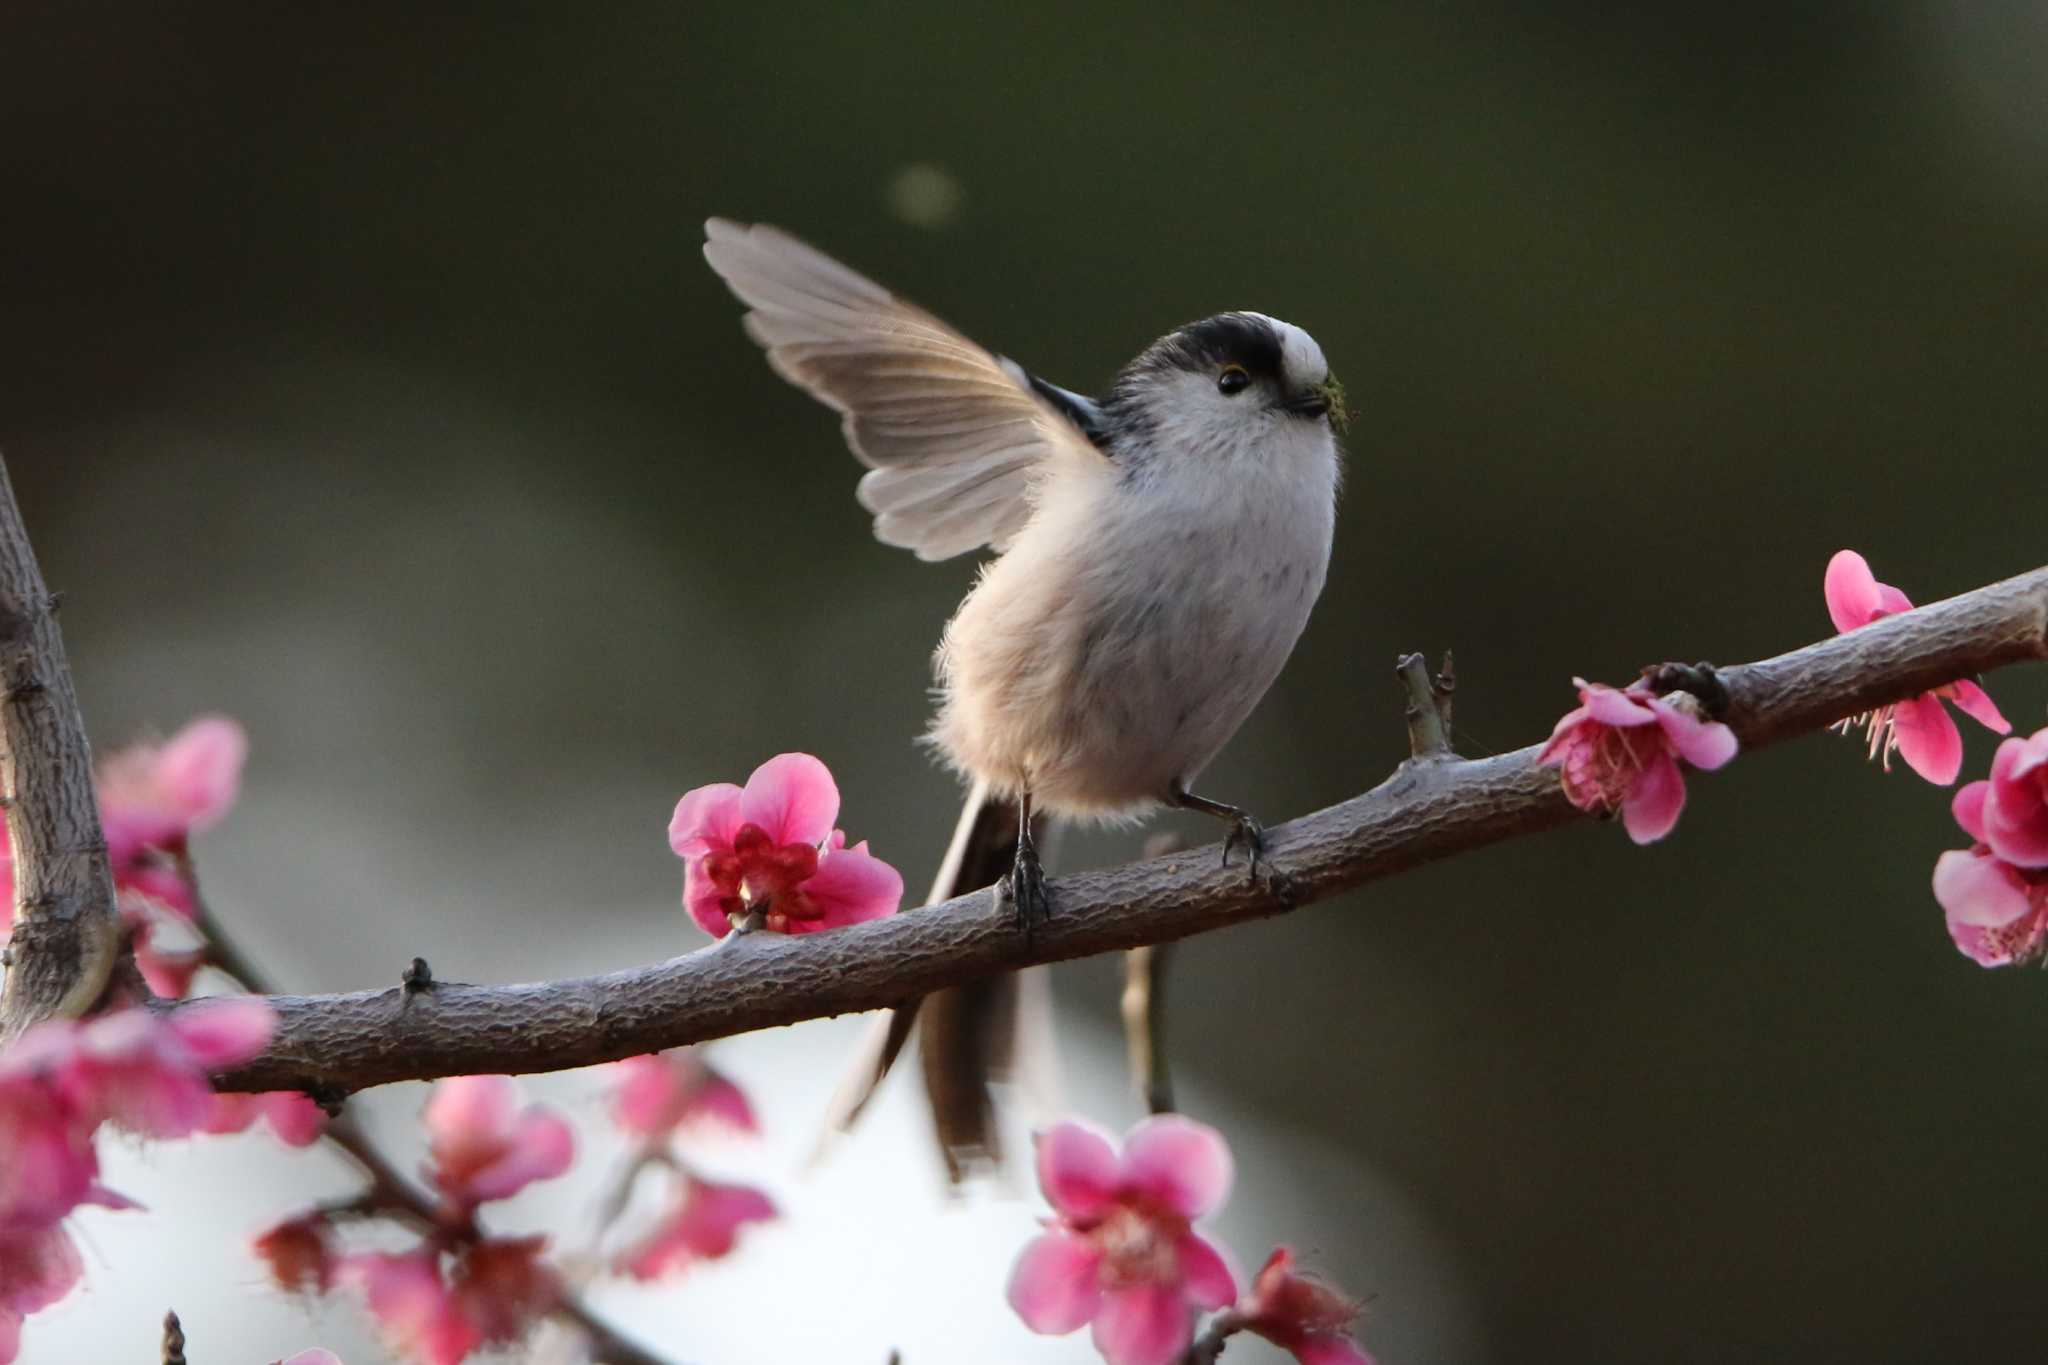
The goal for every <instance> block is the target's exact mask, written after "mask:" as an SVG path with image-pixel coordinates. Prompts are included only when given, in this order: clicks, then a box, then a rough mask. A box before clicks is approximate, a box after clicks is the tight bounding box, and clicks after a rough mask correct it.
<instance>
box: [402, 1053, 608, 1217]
mask: <svg viewBox="0 0 2048 1365" xmlns="http://www.w3.org/2000/svg"><path fill="white" fill-rule="evenodd" d="M518 1105H519V1086H518V1084H517V1083H516V1082H515V1081H513V1079H512V1078H511V1077H510V1076H457V1077H455V1078H453V1079H452V1080H445V1081H442V1082H440V1083H439V1084H437V1085H436V1086H435V1087H434V1091H433V1094H432V1095H430V1096H429V1097H428V1099H427V1108H426V1114H425V1116H424V1118H425V1122H426V1125H427V1136H428V1150H429V1153H430V1155H431V1157H432V1161H431V1163H430V1167H429V1171H428V1174H429V1175H430V1177H431V1178H432V1179H433V1182H434V1184H436V1185H437V1186H439V1187H440V1189H441V1192H442V1193H443V1194H444V1195H446V1196H447V1197H448V1200H449V1202H450V1203H451V1204H453V1205H454V1206H456V1207H457V1208H459V1209H463V1210H467V1209H472V1208H474V1207H476V1205H478V1204H481V1203H483V1202H485V1201H486V1200H491V1199H510V1198H511V1197H512V1196H513V1195H515V1194H517V1193H519V1191H520V1190H522V1189H524V1188H526V1186H528V1185H529V1184H531V1183H533V1182H534V1181H536V1180H551V1179H553V1178H554V1177H556V1176H558V1175H560V1174H561V1173H562V1172H564V1171H566V1170H568V1169H569V1162H570V1161H571V1159H572V1158H573V1157H574V1155H575V1139H574V1136H573V1135H572V1134H571V1132H570V1130H569V1125H568V1124H566V1123H564V1122H563V1121H562V1119H561V1118H560V1116H559V1115H557V1114H555V1113H554V1111H552V1110H550V1109H548V1108H547V1107H546V1106H544V1105H538V1104H534V1105H528V1106H527V1107H526V1108H524V1109H520V1108H519V1107H518Z"/></svg>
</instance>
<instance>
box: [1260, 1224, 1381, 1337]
mask: <svg viewBox="0 0 2048 1365" xmlns="http://www.w3.org/2000/svg"><path fill="white" fill-rule="evenodd" d="M1358 1311H1359V1310H1358V1304H1357V1303H1355V1302H1354V1301H1352V1300H1351V1299H1347V1298H1345V1297H1344V1296H1343V1295H1342V1294H1339V1293H1338V1292H1337V1291H1336V1290H1334V1289H1332V1288H1330V1286H1328V1285H1326V1284H1324V1283H1323V1282H1322V1281H1321V1280H1318V1279H1316V1278H1315V1277H1313V1276H1310V1275H1302V1274H1297V1273H1296V1272H1295V1269H1294V1253H1293V1252H1292V1251H1290V1250H1289V1249H1288V1248H1286V1247H1275V1248H1273V1254H1272V1255H1271V1256H1269V1257H1267V1258H1266V1264H1265V1266H1264V1267H1262V1268H1261V1269H1260V1271H1259V1274H1258V1278H1257V1279H1255V1280H1253V1281H1252V1288H1251V1292H1250V1293H1249V1294H1247V1295H1245V1297H1244V1301H1243V1302H1241V1303H1239V1304H1238V1306H1237V1315H1238V1319H1239V1321H1240V1322H1241V1323H1242V1324H1243V1326H1244V1328H1245V1330H1247V1331H1251V1332H1256V1333H1258V1334H1259V1335H1260V1336H1262V1337H1264V1338H1265V1339H1266V1340H1268V1341H1270V1342H1272V1343H1273V1344H1274V1345H1275V1346H1278V1347H1280V1348H1281V1349H1283V1350H1285V1351H1288V1352H1290V1353H1291V1354H1292V1355H1293V1356H1294V1358H1295V1359H1296V1360H1298V1361H1300V1362H1301V1365H1372V1357H1371V1356H1369V1355H1367V1354H1366V1353H1365V1351H1364V1350H1363V1349H1361V1348H1360V1347H1359V1346H1358V1344H1357V1343H1356V1342H1354V1341H1352V1340H1351V1324H1352V1323H1354V1322H1356V1321H1357V1320H1358Z"/></svg>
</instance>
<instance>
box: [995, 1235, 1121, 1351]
mask: <svg viewBox="0 0 2048 1365" xmlns="http://www.w3.org/2000/svg"><path fill="white" fill-rule="evenodd" d="M1101 1262H1102V1252H1101V1251H1100V1250H1098V1249H1097V1248H1096V1246H1095V1245H1094V1243H1092V1242H1087V1241H1084V1240H1082V1239H1081V1238H1079V1237H1074V1236H1071V1235H1069V1234H1067V1233H1064V1232H1048V1233H1044V1234H1042V1235H1040V1236H1038V1237H1034V1238H1032V1239H1031V1241H1030V1242H1028V1243H1027V1244H1026V1245H1025V1247H1024V1251H1023V1253H1022V1254H1021V1255H1019V1256H1018V1257H1017V1264H1016V1266H1015V1268H1013V1269H1012V1270H1011V1271H1010V1287H1009V1290H1008V1295H1009V1300H1010V1307H1011V1308H1013V1309H1015V1310H1016V1312H1017V1316H1018V1317H1020V1318H1022V1319H1023V1320H1024V1325H1025V1326H1026V1327H1028V1328H1030V1329H1031V1330H1032V1331H1034V1332H1037V1333H1038V1334H1039V1335H1041V1336H1049V1337H1057V1336H1065V1335H1066V1334H1067V1333H1068V1332H1071V1331H1073V1330H1075V1329H1076V1328H1078V1327H1081V1326H1084V1325H1085V1324H1087V1323H1089V1322H1092V1321H1094V1319H1095V1314H1096V1312H1097V1310H1098V1309H1100V1308H1101V1306H1102V1286H1101V1284H1100V1283H1099V1282H1098V1280H1097V1276H1096V1271H1097V1269H1098V1267H1099V1266H1100V1265H1101Z"/></svg>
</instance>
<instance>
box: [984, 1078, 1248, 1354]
mask: <svg viewBox="0 0 2048 1365" xmlns="http://www.w3.org/2000/svg"><path fill="white" fill-rule="evenodd" d="M1230 1179H1231V1161H1230V1148H1229V1147H1228V1146H1227V1145H1225V1143H1224V1141H1223V1137H1222V1135H1221V1134H1220V1133H1218V1132H1217V1131H1216V1130H1215V1129H1213V1128H1210V1127H1207V1126H1206V1125H1204V1124H1200V1123H1196V1122H1194V1121H1192V1120H1190V1119H1185V1118H1182V1117H1180V1116H1179V1115H1175V1114H1162V1115H1158V1116H1155V1117H1153V1118H1148V1119H1146V1120H1144V1121H1143V1122H1141V1123H1139V1124H1138V1125H1137V1126H1136V1127H1134V1128H1132V1129H1131V1131H1130V1132H1129V1133H1127V1134H1126V1135H1125V1137H1124V1146H1123V1151H1122V1153H1121V1154H1119V1153H1118V1151H1117V1149H1116V1146H1115V1143H1114V1141H1113V1140H1112V1139H1111V1138H1110V1137H1109V1135H1108V1134H1106V1133H1103V1132H1101V1131H1100V1130H1098V1129H1096V1128H1094V1127H1092V1126H1090V1125H1087V1124H1083V1123H1078V1122H1074V1121H1072V1120H1068V1121H1066V1122H1063V1123H1059V1124H1055V1125H1054V1126H1053V1127H1051V1128H1049V1129H1047V1130H1046V1131H1044V1132H1042V1133H1040V1134H1039V1136H1038V1184H1039V1188H1040V1189H1042V1190H1043V1191H1044V1192H1045V1197H1046V1199H1047V1200H1048V1201H1049V1202H1050V1203H1051V1204H1052V1207H1053V1211H1054V1214H1055V1215H1056V1216H1055V1217H1053V1218H1050V1219H1048V1220H1046V1228H1047V1231H1045V1232H1044V1233H1042V1234H1040V1235H1039V1236H1038V1237H1037V1238H1035V1239H1033V1240H1032V1241H1031V1242H1030V1243H1029V1244H1028V1245H1027V1246H1026V1247H1025V1248H1024V1251H1023V1254H1022V1255H1020V1256H1019V1257H1018V1258H1017V1264H1016V1267H1015V1268H1014V1269H1013V1270H1012V1271H1011V1272H1010V1288H1009V1299H1010V1306H1011V1307H1012V1308H1013V1309H1015V1310H1016V1312H1017V1316H1018V1317H1020V1318H1022V1319H1023V1320H1024V1325H1025V1326H1026V1327H1029V1328H1030V1329H1031V1330H1032V1331H1034V1332H1040V1333H1044V1334H1046V1335H1048V1336H1062V1335H1064V1334H1066V1333H1068V1332H1071V1331H1074V1330H1075V1329H1076V1328H1078V1327H1080V1326H1082V1325H1083V1324H1084V1323H1093V1324H1094V1342H1095V1349H1096V1350H1098V1351H1100V1352H1101V1353H1102V1356H1103V1358H1104V1359H1105V1360H1106V1361H1107V1362H1109V1365H1170V1362H1172V1361H1175V1360H1177V1359H1178V1358H1179V1357H1180V1355H1181V1353H1182V1352H1183V1351H1185V1350H1186V1349H1187V1348H1188V1344H1189V1342H1190V1341H1191V1340H1192V1339H1193V1336H1194V1312H1195V1310H1196V1309H1197V1308H1207V1309H1219V1308H1223V1307H1225V1306H1226V1305H1228V1304H1229V1303H1230V1302H1231V1301H1232V1300H1233V1299H1235V1298H1236V1297H1237V1279H1236V1276H1235V1275H1234V1274H1233V1272H1232V1271H1231V1269H1230V1264H1229V1262H1228V1261H1227V1260H1226V1259H1225V1258H1224V1255H1223V1252H1222V1251H1221V1250H1219V1249H1218V1248H1217V1247H1216V1246H1214V1245H1213V1244H1211V1243H1210V1242H1208V1241H1207V1240H1206V1239H1204V1238H1203V1237H1202V1236H1200V1235H1199V1234H1198V1233H1196V1232H1195V1231H1194V1230H1193V1228H1192V1226H1191V1224H1192V1222H1193V1220H1194V1219H1196V1218H1199V1217H1201V1216H1202V1215H1204V1214H1207V1213H1211V1212H1213V1211H1214V1210H1216V1209H1217V1208H1219V1207H1220V1206H1221V1205H1222V1203H1223V1200H1224V1198H1225V1196H1227V1195H1228V1193H1229V1191H1230Z"/></svg>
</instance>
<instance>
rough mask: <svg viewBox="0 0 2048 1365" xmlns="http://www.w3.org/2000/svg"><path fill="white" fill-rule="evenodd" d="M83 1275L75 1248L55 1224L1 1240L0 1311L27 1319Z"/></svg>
mask: <svg viewBox="0 0 2048 1365" xmlns="http://www.w3.org/2000/svg"><path fill="white" fill-rule="evenodd" d="M84 1273H85V1267H84V1265H83V1264H82V1263H81V1262H80V1261H79V1259H78V1248H77V1247H76V1246H74V1245H73V1244H72V1241H71V1237H70V1235H69V1234H68V1233H66V1232H65V1231H64V1229H63V1228H62V1227H61V1226H59V1225H57V1224H54V1223H53V1224H49V1225H48V1226H45V1227H37V1228H23V1229H18V1230H12V1231H9V1232H8V1233H7V1234H6V1235H5V1236H0V1308H4V1309H6V1310H7V1311H8V1312H11V1313H17V1314H22V1315H27V1314H29V1313H34V1312H38V1311H40V1310H42V1309H44V1308H48V1307H49V1306H50V1305H51V1304H53V1303H55V1302H57V1300H59V1299H61V1298H63V1297H64V1296H65V1295H66V1294H69V1293H70V1292H71V1289H72V1287H73V1286H74V1285H76V1284H77V1283H78V1279H79V1276H81V1275H82V1274H84Z"/></svg>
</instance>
